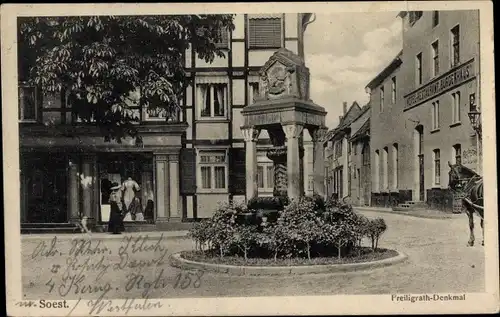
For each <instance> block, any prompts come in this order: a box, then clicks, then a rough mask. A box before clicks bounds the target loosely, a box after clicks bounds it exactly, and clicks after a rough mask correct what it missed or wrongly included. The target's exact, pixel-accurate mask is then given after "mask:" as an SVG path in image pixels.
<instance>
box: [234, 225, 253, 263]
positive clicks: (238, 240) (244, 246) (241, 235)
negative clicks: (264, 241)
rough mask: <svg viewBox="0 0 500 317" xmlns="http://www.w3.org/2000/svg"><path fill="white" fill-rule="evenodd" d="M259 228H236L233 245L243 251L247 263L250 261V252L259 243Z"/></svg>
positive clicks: (244, 226) (242, 226) (246, 226)
mask: <svg viewBox="0 0 500 317" xmlns="http://www.w3.org/2000/svg"><path fill="white" fill-rule="evenodd" d="M257 233H258V231H257V226H251V225H240V226H236V227H235V231H234V234H233V243H234V244H236V246H237V247H238V248H239V249H240V250H241V251H243V256H244V257H245V261H246V260H248V251H249V250H250V248H251V247H252V245H253V244H254V243H256V242H257V239H258V237H257Z"/></svg>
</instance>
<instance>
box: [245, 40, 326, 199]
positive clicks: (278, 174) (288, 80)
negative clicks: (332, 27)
mask: <svg viewBox="0 0 500 317" xmlns="http://www.w3.org/2000/svg"><path fill="white" fill-rule="evenodd" d="M241 113H242V115H243V117H244V125H243V126H242V127H241V128H242V131H243V134H244V136H245V142H247V156H246V159H247V172H246V179H247V199H249V198H251V197H254V196H256V194H257V189H256V185H254V180H256V175H255V171H256V166H254V165H255V162H256V158H255V155H256V150H255V146H254V142H255V141H254V134H255V133H253V132H252V131H259V132H260V130H262V129H266V130H267V132H268V134H269V137H270V138H271V142H272V144H273V146H274V148H273V149H271V150H269V151H268V153H267V155H268V157H269V158H270V159H271V160H272V161H273V162H274V170H275V185H274V194H275V195H283V194H284V193H285V189H286V194H287V195H288V197H289V198H297V197H299V196H302V195H303V194H304V176H303V175H302V174H303V170H304V168H303V166H302V165H303V159H302V158H303V155H304V149H303V144H302V140H303V131H304V129H307V130H309V132H311V131H313V132H312V133H315V132H314V131H317V130H325V129H326V127H325V116H326V111H325V109H324V108H323V107H320V106H318V105H316V104H315V103H314V102H312V101H311V100H310V99H309V69H308V68H307V67H306V66H305V63H304V60H303V59H302V58H301V57H300V56H298V55H296V54H294V53H293V52H291V51H289V50H287V49H284V48H281V49H279V50H278V51H277V52H276V53H275V54H274V55H273V56H271V58H270V59H269V60H268V61H267V63H266V64H265V65H264V66H263V67H262V69H261V71H260V80H259V95H258V96H257V97H256V98H255V103H254V104H252V105H250V106H247V107H245V108H244V109H243V110H242V112H241ZM257 136H258V133H257ZM317 141H318V140H317ZM315 154H316V156H321V157H322V155H320V153H319V148H317V152H316V151H315ZM318 165H319V164H318ZM321 172H322V173H324V171H323V170H322V171H321ZM323 177H324V175H323ZM318 179H319V177H318Z"/></svg>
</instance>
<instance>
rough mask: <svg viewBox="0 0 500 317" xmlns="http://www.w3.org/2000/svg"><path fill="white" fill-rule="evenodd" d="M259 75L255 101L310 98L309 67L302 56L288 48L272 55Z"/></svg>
mask: <svg viewBox="0 0 500 317" xmlns="http://www.w3.org/2000/svg"><path fill="white" fill-rule="evenodd" d="M259 76H260V79H259V96H256V97H255V101H259V100H273V99H280V98H289V97H294V98H298V99H302V100H309V69H308V68H307V67H306V66H305V62H304V60H303V59H302V58H301V57H300V56H298V55H296V54H295V53H293V52H292V51H290V50H287V49H286V48H281V49H279V50H278V51H277V52H276V53H274V54H273V55H272V56H271V58H270V59H269V60H268V61H267V63H266V64H265V65H264V66H263V67H262V69H261V71H260V73H259Z"/></svg>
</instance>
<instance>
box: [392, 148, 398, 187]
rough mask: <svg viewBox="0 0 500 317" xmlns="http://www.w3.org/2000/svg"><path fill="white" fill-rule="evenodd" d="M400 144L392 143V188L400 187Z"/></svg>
mask: <svg viewBox="0 0 500 317" xmlns="http://www.w3.org/2000/svg"><path fill="white" fill-rule="evenodd" d="M398 168H399V166H398V144H397V143H394V144H393V145H392V188H393V189H397V188H398Z"/></svg>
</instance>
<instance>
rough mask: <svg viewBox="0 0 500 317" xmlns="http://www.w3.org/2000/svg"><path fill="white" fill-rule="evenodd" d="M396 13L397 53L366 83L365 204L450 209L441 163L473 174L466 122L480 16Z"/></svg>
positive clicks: (473, 141) (475, 95)
mask: <svg viewBox="0 0 500 317" xmlns="http://www.w3.org/2000/svg"><path fill="white" fill-rule="evenodd" d="M399 16H400V17H401V19H402V23H403V49H402V52H401V53H400V54H398V56H397V57H396V58H395V59H394V60H393V61H392V62H391V63H390V64H389V65H388V66H387V67H386V68H385V69H384V70H383V71H382V72H381V73H380V74H379V75H377V76H376V77H375V78H374V79H373V80H372V81H371V82H370V83H369V84H368V85H367V88H368V89H369V90H370V104H371V109H372V110H371V118H370V130H371V131H370V132H371V133H370V135H371V140H370V142H371V154H372V155H371V167H372V175H373V176H372V205H376V206H393V205H395V204H397V203H401V202H405V201H415V202H426V203H427V205H428V206H430V207H431V208H433V209H440V210H450V209H452V205H453V197H452V195H451V193H450V192H449V190H448V170H449V169H448V164H447V162H448V161H449V162H451V163H454V162H458V161H459V162H461V163H462V164H464V165H466V166H469V167H471V168H473V169H478V170H480V164H478V155H477V153H478V147H479V146H480V145H479V143H478V141H477V138H476V135H475V133H474V130H473V128H472V126H471V124H470V121H469V119H468V117H467V113H468V112H469V110H470V109H471V106H472V108H473V107H475V106H476V105H478V104H480V98H479V74H480V72H479V11H466V10H460V11H413V12H401V13H400V15H399ZM470 100H473V102H472V104H471V103H470ZM476 101H477V103H476Z"/></svg>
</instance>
